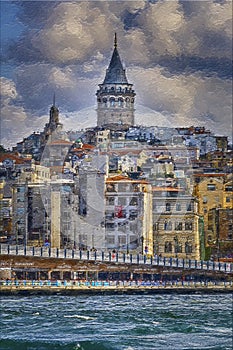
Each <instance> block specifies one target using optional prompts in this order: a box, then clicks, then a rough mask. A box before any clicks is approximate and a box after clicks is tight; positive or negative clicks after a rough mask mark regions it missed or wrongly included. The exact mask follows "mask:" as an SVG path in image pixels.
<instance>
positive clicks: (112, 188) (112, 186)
mask: <svg viewBox="0 0 233 350" xmlns="http://www.w3.org/2000/svg"><path fill="white" fill-rule="evenodd" d="M107 192H116V190H115V185H112V184H108V185H107Z"/></svg>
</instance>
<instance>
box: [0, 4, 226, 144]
mask: <svg viewBox="0 0 233 350" xmlns="http://www.w3.org/2000/svg"><path fill="white" fill-rule="evenodd" d="M1 32H2V34H1V48H2V57H1V60H2V63H1V138H2V143H3V144H4V145H5V146H12V145H14V144H15V143H16V142H18V141H20V140H22V138H23V137H25V136H28V135H29V134H30V133H31V132H33V131H38V130H42V129H43V126H44V124H45V123H46V122H47V121H48V113H49V108H50V106H51V104H52V100H53V94H54V92H55V94H56V102H57V105H58V107H59V110H60V117H61V120H62V122H63V123H64V126H65V128H66V129H74V130H77V129H80V128H85V127H87V126H90V125H95V123H96V114H95V106H96V96H95V93H96V90H97V87H98V84H99V83H102V82H103V79H104V76H105V70H106V68H107V66H108V64H109V61H110V58H111V54H112V50H113V39H114V32H117V35H118V49H119V53H120V56H121V58H122V61H123V63H124V65H125V67H126V71H127V77H128V80H129V81H130V83H133V84H134V88H135V91H136V93H137V96H136V108H137V112H136V122H137V123H138V124H139V123H143V124H145V125H159V126H162V125H163V126H188V125H201V126H205V127H206V128H208V129H211V130H212V131H213V132H214V133H216V134H218V135H228V136H231V134H232V124H231V123H232V121H231V120H232V97H231V96H232V91H231V89H232V63H231V62H232V56H231V54H232V39H231V38H232V2H231V1H224V0H219V1H218V0H216V1H175V0H174V1H156V0H151V1H1Z"/></svg>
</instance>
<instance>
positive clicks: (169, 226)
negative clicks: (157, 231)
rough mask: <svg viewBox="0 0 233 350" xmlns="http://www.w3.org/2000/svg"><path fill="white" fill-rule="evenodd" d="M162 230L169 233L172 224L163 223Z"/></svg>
mask: <svg viewBox="0 0 233 350" xmlns="http://www.w3.org/2000/svg"><path fill="white" fill-rule="evenodd" d="M164 230H165V231H171V230H172V222H171V221H165V222H164Z"/></svg>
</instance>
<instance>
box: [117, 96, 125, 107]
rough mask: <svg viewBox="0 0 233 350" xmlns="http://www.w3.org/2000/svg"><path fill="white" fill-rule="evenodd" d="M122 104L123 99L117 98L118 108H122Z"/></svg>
mask: <svg viewBox="0 0 233 350" xmlns="http://www.w3.org/2000/svg"><path fill="white" fill-rule="evenodd" d="M123 102H124V101H123V98H119V99H118V106H119V107H122V106H123Z"/></svg>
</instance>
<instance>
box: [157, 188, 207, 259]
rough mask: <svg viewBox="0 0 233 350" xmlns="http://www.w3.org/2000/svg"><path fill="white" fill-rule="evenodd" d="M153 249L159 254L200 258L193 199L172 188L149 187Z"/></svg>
mask: <svg viewBox="0 0 233 350" xmlns="http://www.w3.org/2000/svg"><path fill="white" fill-rule="evenodd" d="M153 236H154V252H155V254H157V255H160V256H163V257H178V258H188V259H200V256H201V237H200V232H199V216H198V214H197V202H196V199H195V198H194V197H193V196H191V195H188V194H185V192H184V190H182V189H180V188H174V187H153Z"/></svg>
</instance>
